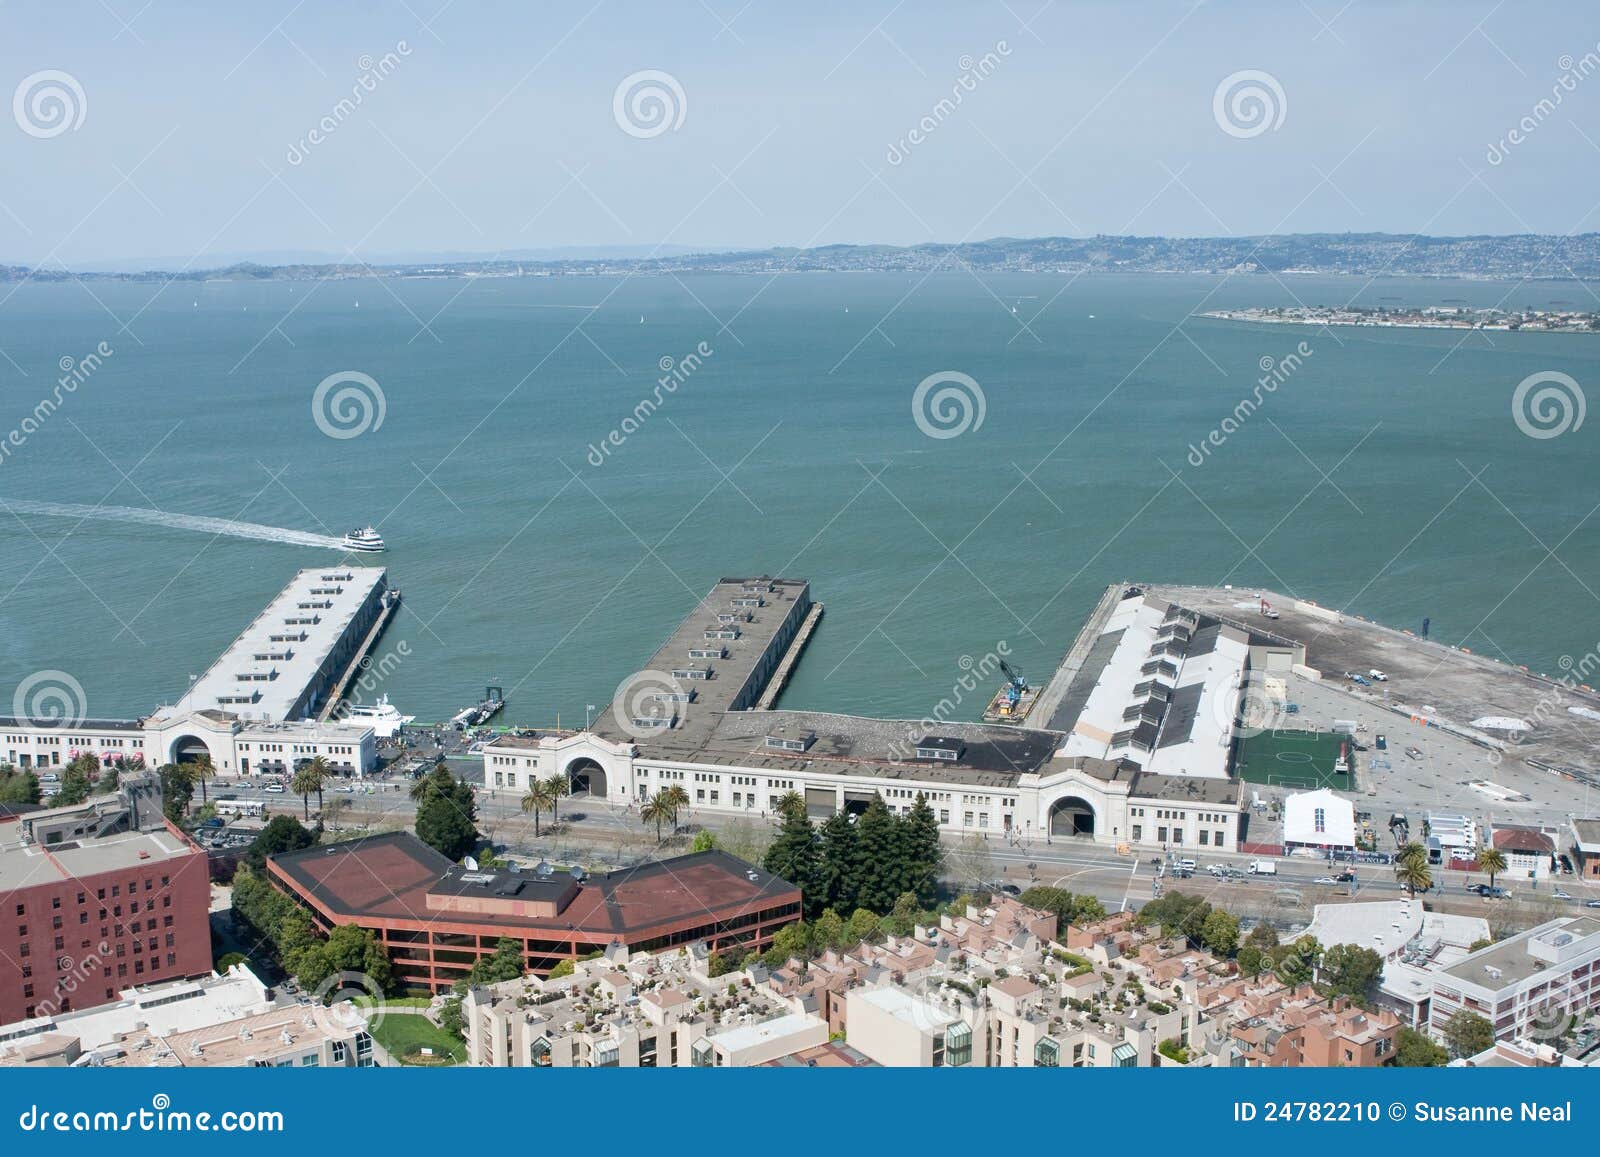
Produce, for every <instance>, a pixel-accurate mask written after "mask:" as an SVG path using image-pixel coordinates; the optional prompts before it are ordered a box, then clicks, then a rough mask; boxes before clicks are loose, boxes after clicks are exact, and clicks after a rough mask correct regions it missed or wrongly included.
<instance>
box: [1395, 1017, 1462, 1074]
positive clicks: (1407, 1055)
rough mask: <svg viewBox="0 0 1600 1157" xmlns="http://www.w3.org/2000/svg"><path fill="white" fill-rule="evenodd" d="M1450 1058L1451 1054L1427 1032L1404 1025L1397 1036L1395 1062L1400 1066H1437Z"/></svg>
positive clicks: (1418, 1067)
mask: <svg viewBox="0 0 1600 1157" xmlns="http://www.w3.org/2000/svg"><path fill="white" fill-rule="evenodd" d="M1449 1060H1450V1054H1449V1053H1448V1052H1446V1051H1445V1050H1444V1049H1442V1048H1440V1047H1439V1046H1438V1045H1436V1044H1434V1043H1433V1041H1432V1040H1431V1039H1429V1037H1428V1036H1427V1034H1426V1033H1420V1032H1418V1031H1417V1030H1416V1029H1414V1028H1406V1027H1402V1028H1401V1029H1400V1032H1399V1033H1398V1034H1397V1035H1396V1037H1395V1049H1394V1063H1395V1064H1396V1065H1397V1066H1398V1067H1400V1068H1403V1069H1424V1068H1437V1067H1438V1066H1440V1065H1443V1064H1446V1063H1447V1062H1448V1061H1449Z"/></svg>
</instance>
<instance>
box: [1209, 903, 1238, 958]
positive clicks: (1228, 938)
mask: <svg viewBox="0 0 1600 1157" xmlns="http://www.w3.org/2000/svg"><path fill="white" fill-rule="evenodd" d="M1200 943H1202V944H1204V945H1205V946H1206V947H1207V948H1209V949H1210V950H1211V951H1212V952H1214V953H1216V954H1217V955H1218V956H1232V955H1233V954H1234V952H1236V951H1237V950H1238V948H1239V918H1238V917H1237V916H1235V915H1233V914H1232V913H1231V912H1224V911H1223V910H1222V909H1221V908H1213V909H1211V911H1210V913H1208V914H1207V916H1206V918H1205V922H1204V923H1203V924H1201V925H1200Z"/></svg>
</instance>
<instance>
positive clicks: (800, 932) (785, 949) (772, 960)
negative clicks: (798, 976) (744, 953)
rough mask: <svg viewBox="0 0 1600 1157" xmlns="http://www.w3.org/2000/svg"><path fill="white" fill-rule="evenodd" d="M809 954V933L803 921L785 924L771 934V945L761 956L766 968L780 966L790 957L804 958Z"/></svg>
mask: <svg viewBox="0 0 1600 1157" xmlns="http://www.w3.org/2000/svg"><path fill="white" fill-rule="evenodd" d="M810 955H811V933H810V930H809V929H808V928H807V927H806V925H805V922H804V921H802V920H797V921H795V922H794V923H793V924H785V925H784V926H783V927H782V928H779V929H778V930H777V931H776V932H774V933H773V934H772V947H771V948H769V949H767V952H766V955H765V956H764V957H763V958H762V959H763V960H764V962H765V963H766V966H767V967H768V968H782V967H783V966H784V965H785V964H787V963H788V962H789V959H790V958H791V957H795V958H797V959H800V960H805V959H807V958H809V957H810Z"/></svg>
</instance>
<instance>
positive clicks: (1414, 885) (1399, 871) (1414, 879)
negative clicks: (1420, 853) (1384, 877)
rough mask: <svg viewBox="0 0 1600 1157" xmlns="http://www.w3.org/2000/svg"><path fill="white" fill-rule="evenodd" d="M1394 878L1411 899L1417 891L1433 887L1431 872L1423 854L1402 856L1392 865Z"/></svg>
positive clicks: (1424, 890)
mask: <svg viewBox="0 0 1600 1157" xmlns="http://www.w3.org/2000/svg"><path fill="white" fill-rule="evenodd" d="M1394 878H1395V879H1396V880H1398V881H1399V882H1400V886H1401V887H1402V888H1404V889H1405V890H1406V892H1407V893H1408V894H1409V895H1410V896H1411V898H1412V899H1416V895H1417V893H1418V892H1426V891H1427V890H1428V889H1429V888H1431V887H1433V872H1432V871H1430V870H1429V868H1428V861H1427V858H1426V857H1425V856H1424V857H1422V858H1418V857H1415V856H1411V857H1404V858H1402V859H1401V860H1400V861H1399V862H1398V863H1396V864H1395V866H1394Z"/></svg>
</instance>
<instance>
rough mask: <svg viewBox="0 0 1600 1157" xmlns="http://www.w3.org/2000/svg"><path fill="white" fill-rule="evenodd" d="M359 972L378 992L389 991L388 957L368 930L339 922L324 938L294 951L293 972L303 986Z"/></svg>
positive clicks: (313, 986) (309, 986) (310, 986)
mask: <svg viewBox="0 0 1600 1157" xmlns="http://www.w3.org/2000/svg"><path fill="white" fill-rule="evenodd" d="M341 972H347V973H359V974H361V975H364V976H367V977H368V978H370V979H371V981H372V984H373V986H374V987H375V988H377V989H378V990H379V991H381V992H387V991H389V988H390V986H391V985H392V984H393V976H392V974H391V973H390V969H389V956H388V954H387V953H386V952H384V950H383V945H381V944H379V943H378V941H377V938H376V937H374V936H373V934H372V932H371V930H370V929H367V928H362V927H360V926H359V925H356V924H340V925H339V926H338V927H337V928H335V929H333V931H331V932H329V933H328V938H327V939H326V940H323V941H321V942H320V943H317V944H315V945H312V946H310V947H308V948H305V949H304V950H302V951H300V952H298V953H297V954H296V958H295V974H296V975H297V976H298V977H299V978H300V983H301V984H303V985H305V986H306V987H307V988H316V987H317V986H318V985H320V984H322V983H323V982H324V981H325V980H327V979H328V978H329V977H331V976H334V975H336V974H337V973H341Z"/></svg>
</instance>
